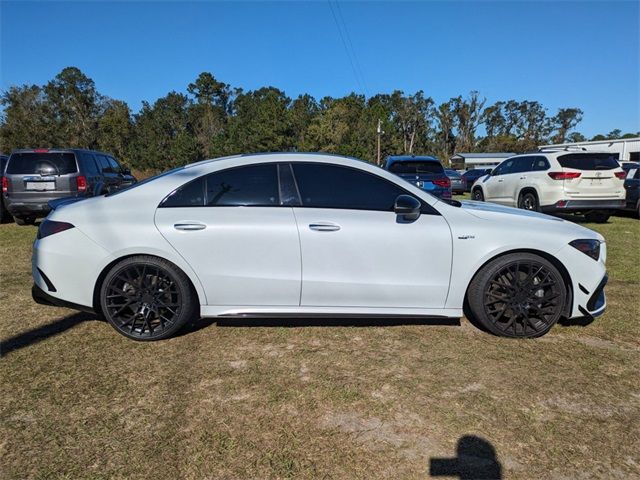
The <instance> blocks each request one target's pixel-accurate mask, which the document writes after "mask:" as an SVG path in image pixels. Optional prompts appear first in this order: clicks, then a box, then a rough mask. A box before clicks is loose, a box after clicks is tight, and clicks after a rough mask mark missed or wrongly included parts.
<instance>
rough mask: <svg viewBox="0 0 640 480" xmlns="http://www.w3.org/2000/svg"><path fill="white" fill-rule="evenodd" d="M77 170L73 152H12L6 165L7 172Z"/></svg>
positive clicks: (67, 171) (62, 172)
mask: <svg viewBox="0 0 640 480" xmlns="http://www.w3.org/2000/svg"><path fill="white" fill-rule="evenodd" d="M77 171H78V166H77V165H76V156H75V155H74V154H73V153H51V152H47V153H36V152H21V153H14V154H12V155H11V157H10V158H9V163H8V165H7V174H29V173H32V174H40V175H66V174H68V173H76V172H77Z"/></svg>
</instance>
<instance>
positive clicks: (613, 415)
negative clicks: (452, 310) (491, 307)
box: [0, 217, 640, 479]
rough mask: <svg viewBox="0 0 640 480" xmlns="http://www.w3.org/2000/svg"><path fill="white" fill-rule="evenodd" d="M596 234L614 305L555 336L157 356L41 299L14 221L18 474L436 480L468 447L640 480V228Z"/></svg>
mask: <svg viewBox="0 0 640 480" xmlns="http://www.w3.org/2000/svg"><path fill="white" fill-rule="evenodd" d="M588 226H589V227H592V228H595V229H597V230H599V231H601V232H602V233H603V234H604V235H605V237H606V238H607V241H608V244H609V254H610V256H609V258H610V262H609V266H610V277H611V284H610V287H609V288H608V295H609V310H608V312H607V314H606V315H605V316H603V317H601V318H600V319H598V320H597V321H596V322H595V323H593V324H592V325H589V326H587V327H578V326H572V327H562V326H558V327H556V328H555V329H554V330H553V331H552V332H551V333H550V334H549V335H547V336H546V337H544V338H542V339H540V340H535V341H513V340H506V339H501V338H496V337H493V336H490V335H488V334H485V333H482V332H480V331H478V330H476V329H475V328H474V327H473V326H471V325H470V324H469V323H468V322H467V321H465V320H462V322H461V325H460V326H432V325H392V324H389V325H377V326H360V327H358V326H345V325H336V324H335V323H333V324H332V325H331V326H321V325H318V324H316V325H309V326H300V327H295V326H294V327H293V328H291V327H290V325H291V323H289V324H285V323H281V324H278V323H276V324H275V325H259V326H246V325H242V324H229V323H227V324H226V326H220V325H218V326H216V325H209V322H201V323H200V324H199V326H196V327H193V328H191V329H190V331H188V332H187V333H185V334H184V335H181V336H179V337H177V338H173V339H171V340H168V341H164V342H160V343H154V344H140V343H135V342H131V341H129V340H127V339H125V338H124V337H121V336H120V335H118V334H116V333H115V332H114V331H113V330H112V329H111V328H110V327H109V326H108V325H107V324H105V323H102V322H100V321H96V320H93V319H91V318H90V317H89V316H86V315H82V314H76V313H74V312H72V311H70V310H65V309H54V308H47V307H41V306H38V305H36V304H34V303H33V302H32V301H31V298H30V292H29V287H30V284H31V279H30V264H29V255H30V246H31V241H32V238H33V236H34V234H35V229H33V228H29V227H17V226H15V225H2V226H1V227H0V244H1V245H0V248H1V251H0V255H1V258H0V274H1V275H2V277H1V284H0V286H1V292H0V295H1V296H0V299H1V309H0V315H1V316H2V320H1V322H0V329H1V330H0V337H1V338H2V339H3V340H4V344H3V357H2V358H1V359H0V374H1V381H2V397H1V400H0V432H1V434H0V455H1V458H2V467H1V468H2V477H4V478H47V479H48V478H74V479H75V478H107V477H108V478H144V477H146V478H150V477H151V478H158V479H175V478H194V479H195V478H289V477H297V478H318V477H321V478H426V477H429V471H430V463H431V460H432V459H434V458H436V457H445V458H446V457H456V455H457V454H456V448H457V443H458V441H459V440H460V439H461V438H463V437H465V436H470V435H476V436H479V437H482V438H484V439H485V440H486V441H487V442H489V443H490V444H491V445H493V448H494V449H495V452H496V456H497V460H498V461H499V462H500V464H501V469H502V473H503V475H504V476H505V478H527V479H528V478H571V479H573V478H596V477H601V478H630V477H638V476H640V454H639V452H640V430H639V425H640V422H638V418H640V384H639V382H638V378H640V332H639V329H638V322H639V320H640V315H639V313H640V312H639V296H638V285H639V283H640V272H639V268H640V248H639V246H640V245H639V241H640V222H639V221H638V220H636V219H633V218H626V217H625V218H621V217H616V218H612V220H611V221H610V222H609V223H608V224H606V225H597V226H596V225H588ZM294 323H295V322H294ZM465 442H468V439H467V440H463V448H464V444H466V443H465ZM474 445H476V447H477V440H476V443H475V444H474V443H473V441H472V442H471V446H472V448H471V452H468V451H467V454H469V453H470V454H471V457H469V456H466V457H463V458H462V460H463V462H462V463H465V462H464V461H466V466H467V468H468V469H471V470H473V468H475V467H478V468H482V467H483V465H484V464H483V461H482V460H481V459H480V460H479V459H477V458H475V459H474V458H473V456H474V455H475V456H477V455H479V453H478V451H476V450H474V448H476V447H474ZM474 462H475V463H474ZM469 478H471V477H469Z"/></svg>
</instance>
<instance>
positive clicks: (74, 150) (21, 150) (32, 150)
mask: <svg viewBox="0 0 640 480" xmlns="http://www.w3.org/2000/svg"><path fill="white" fill-rule="evenodd" d="M77 152H85V153H100V154H102V155H108V156H110V157H113V154H111V153H108V152H101V151H100V150H89V149H87V148H16V149H15V150H13V151H12V152H11V155H13V154H14V153H77Z"/></svg>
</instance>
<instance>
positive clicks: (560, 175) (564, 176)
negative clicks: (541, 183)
mask: <svg viewBox="0 0 640 480" xmlns="http://www.w3.org/2000/svg"><path fill="white" fill-rule="evenodd" d="M548 175H549V176H550V177H551V178H553V179H554V180H571V179H572V178H578V177H579V176H580V175H581V173H580V172H549V174H548Z"/></svg>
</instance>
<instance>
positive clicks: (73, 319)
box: [0, 312, 96, 356]
mask: <svg viewBox="0 0 640 480" xmlns="http://www.w3.org/2000/svg"><path fill="white" fill-rule="evenodd" d="M90 320H96V318H95V317H93V316H91V315H89V314H87V313H82V312H78V313H74V314H73V315H69V316H67V317H63V318H61V319H59V320H56V321H54V322H51V323H47V324H46V325H42V326H40V327H36V328H33V329H31V330H27V331H26V332H23V333H20V334H19V335H16V336H14V337H11V338H8V339H6V340H2V341H0V356H5V355H7V354H9V353H11V352H13V351H15V350H20V349H21V348H24V347H28V346H30V345H34V344H36V343H39V342H42V341H43V340H46V339H48V338H51V337H54V336H56V335H59V334H61V333H63V332H66V331H67V330H70V329H72V328H73V327H75V326H77V325H79V324H80V323H82V322H86V321H90Z"/></svg>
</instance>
